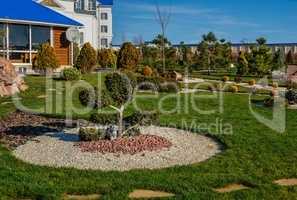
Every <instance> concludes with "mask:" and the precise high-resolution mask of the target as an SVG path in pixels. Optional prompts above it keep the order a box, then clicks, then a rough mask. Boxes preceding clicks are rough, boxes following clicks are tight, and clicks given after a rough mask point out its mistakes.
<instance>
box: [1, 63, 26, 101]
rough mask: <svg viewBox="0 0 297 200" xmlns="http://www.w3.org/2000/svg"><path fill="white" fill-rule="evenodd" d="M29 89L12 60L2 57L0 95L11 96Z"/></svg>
mask: <svg viewBox="0 0 297 200" xmlns="http://www.w3.org/2000/svg"><path fill="white" fill-rule="evenodd" d="M26 89H27V86H26V85H25V82H24V81H23V80H22V78H21V77H20V76H19V75H18V74H17V73H16V71H15V67H14V66H13V65H12V64H11V62H10V61H8V60H6V59H4V58H0V96H11V95H13V94H15V93H18V92H20V91H24V90H26Z"/></svg>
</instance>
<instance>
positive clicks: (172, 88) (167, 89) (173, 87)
mask: <svg viewBox="0 0 297 200" xmlns="http://www.w3.org/2000/svg"><path fill="white" fill-rule="evenodd" d="M159 92H162V93H178V92H179V87H178V85H177V84H176V83H174V82H166V83H163V84H161V85H160V88H159Z"/></svg>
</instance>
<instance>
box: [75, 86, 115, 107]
mask: <svg viewBox="0 0 297 200" xmlns="http://www.w3.org/2000/svg"><path fill="white" fill-rule="evenodd" d="M79 100H80V103H81V104H82V105H84V106H90V107H92V108H103V107H106V106H108V105H111V104H112V99H111V97H110V96H109V94H108V92H107V91H106V90H101V91H99V90H98V89H97V88H96V87H94V88H92V89H91V88H89V89H83V90H81V91H80V92H79Z"/></svg>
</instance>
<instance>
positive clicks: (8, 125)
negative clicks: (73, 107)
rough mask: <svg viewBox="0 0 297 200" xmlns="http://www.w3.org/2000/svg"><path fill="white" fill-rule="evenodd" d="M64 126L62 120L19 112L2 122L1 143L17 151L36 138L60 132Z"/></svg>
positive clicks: (0, 121)
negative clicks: (17, 148) (19, 147)
mask: <svg viewBox="0 0 297 200" xmlns="http://www.w3.org/2000/svg"><path fill="white" fill-rule="evenodd" d="M63 124H65V123H63V121H61V120H57V119H50V118H46V117H41V116H38V115H33V114H28V113H24V112H20V111H17V112H14V113H11V114H10V115H8V116H7V117H6V118H4V119H1V120H0V143H2V144H4V145H5V146H6V147H7V148H9V149H15V148H16V147H18V146H20V145H23V144H25V143H26V142H27V141H29V140H32V139H33V138H34V137H36V136H39V135H42V134H44V133H48V132H58V131H59V130H61V128H62V127H63V126H64V125H63Z"/></svg>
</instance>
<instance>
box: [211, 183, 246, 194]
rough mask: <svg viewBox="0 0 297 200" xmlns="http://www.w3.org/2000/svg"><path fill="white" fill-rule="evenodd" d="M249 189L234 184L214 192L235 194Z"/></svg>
mask: <svg viewBox="0 0 297 200" xmlns="http://www.w3.org/2000/svg"><path fill="white" fill-rule="evenodd" d="M249 188H250V187H248V186H246V185H243V184H237V183H234V184H229V185H226V186H224V187H222V188H217V189H214V191H215V192H218V193H228V192H234V191H238V190H246V189H249Z"/></svg>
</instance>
